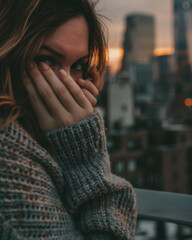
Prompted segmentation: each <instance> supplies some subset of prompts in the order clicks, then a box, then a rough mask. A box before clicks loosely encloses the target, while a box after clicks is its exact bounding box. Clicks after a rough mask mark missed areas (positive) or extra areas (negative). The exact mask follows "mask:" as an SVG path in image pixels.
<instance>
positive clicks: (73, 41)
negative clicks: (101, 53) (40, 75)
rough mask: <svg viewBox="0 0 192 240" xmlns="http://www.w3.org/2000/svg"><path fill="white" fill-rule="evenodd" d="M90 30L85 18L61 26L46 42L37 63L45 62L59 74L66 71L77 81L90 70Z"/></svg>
mask: <svg viewBox="0 0 192 240" xmlns="http://www.w3.org/2000/svg"><path fill="white" fill-rule="evenodd" d="M88 43H89V30H88V25H87V22H86V20H85V18H84V17H83V16H79V17H75V18H72V19H70V20H69V21H67V22H66V23H63V24H62V25H60V26H59V27H58V28H56V30H55V31H54V32H52V33H51V34H50V35H49V36H48V37H47V38H46V39H45V41H44V43H43V45H42V47H41V49H40V51H39V53H38V54H37V56H36V58H35V61H36V62H37V63H40V62H45V63H46V64H48V65H49V66H50V67H51V68H52V70H53V71H54V72H55V73H56V74H57V73H58V71H59V70H60V69H64V70H65V71H66V73H67V74H69V75H70V76H71V77H72V78H73V79H74V80H75V81H76V80H77V79H79V78H83V76H84V75H85V73H86V71H87V68H88V59H89V55H88V54H89V52H88Z"/></svg>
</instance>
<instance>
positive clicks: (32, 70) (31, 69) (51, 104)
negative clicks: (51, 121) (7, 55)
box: [28, 63, 67, 116]
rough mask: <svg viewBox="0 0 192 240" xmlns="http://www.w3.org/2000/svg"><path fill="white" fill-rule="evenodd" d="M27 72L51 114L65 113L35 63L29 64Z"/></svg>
mask: <svg viewBox="0 0 192 240" xmlns="http://www.w3.org/2000/svg"><path fill="white" fill-rule="evenodd" d="M28 74H29V76H30V77H31V79H32V80H33V83H34V85H35V87H36V89H37V91H38V93H39V95H40V96H41V98H42V99H43V101H44V103H45V105H46V106H47V107H48V109H50V112H51V113H52V115H53V116H55V115H58V114H59V113H60V114H61V112H62V113H64V114H66V113H67V111H66V109H65V108H63V106H62V104H61V103H60V101H59V99H58V98H57V97H56V95H55V94H54V92H53V90H52V88H51V86H50V85H49V84H48V82H47V81H46V80H45V78H44V77H43V75H42V74H41V73H40V71H39V69H38V68H37V66H36V64H35V63H30V64H29V66H28ZM35 108H36V106H35Z"/></svg>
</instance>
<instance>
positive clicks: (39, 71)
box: [22, 63, 96, 132]
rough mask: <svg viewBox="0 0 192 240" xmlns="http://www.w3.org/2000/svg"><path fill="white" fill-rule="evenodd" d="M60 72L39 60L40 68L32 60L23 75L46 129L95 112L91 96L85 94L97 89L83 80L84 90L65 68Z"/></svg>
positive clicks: (42, 126) (38, 116) (74, 121)
mask: <svg viewBox="0 0 192 240" xmlns="http://www.w3.org/2000/svg"><path fill="white" fill-rule="evenodd" d="M58 75H59V77H57V76H56V75H55V73H54V72H53V71H52V70H51V68H50V67H49V66H48V65H47V64H45V63H40V67H39V68H38V67H37V65H36V64H35V63H30V64H29V67H28V70H27V73H26V72H25V71H24V73H23V74H22V80H23V83H24V86H25V88H26V90H27V92H28V95H29V99H30V101H31V103H32V105H33V107H34V110H35V113H36V115H37V119H38V122H39V125H40V128H41V129H42V130H43V131H44V132H48V131H51V130H54V129H57V128H60V127H63V126H67V125H71V124H74V123H77V122H79V121H82V120H84V119H85V118H87V117H88V116H90V115H91V114H92V113H93V107H92V104H91V102H90V101H89V98H90V95H89V97H88V98H87V97H86V94H87V95H88V93H87V92H88V91H89V90H90V91H91V92H92V91H93V89H94V91H95V88H93V86H91V84H90V83H86V84H85V83H84V84H85V86H84V87H85V88H84V90H82V89H81V88H80V87H79V86H78V84H77V83H76V82H75V81H74V80H73V79H72V78H71V77H70V76H69V75H67V74H66V73H65V71H64V70H60V71H59V73H58ZM83 81H84V80H83ZM85 82H86V81H85ZM92 85H93V84H92ZM85 90H86V91H85ZM83 91H84V92H86V93H84V92H83ZM90 94H91V93H90ZM94 94H96V92H95V93H94Z"/></svg>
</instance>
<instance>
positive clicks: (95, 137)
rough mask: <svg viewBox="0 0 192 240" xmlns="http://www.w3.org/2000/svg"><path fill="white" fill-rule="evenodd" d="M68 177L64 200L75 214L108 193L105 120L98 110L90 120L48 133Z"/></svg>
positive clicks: (66, 178) (108, 170)
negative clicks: (99, 196)
mask: <svg viewBox="0 0 192 240" xmlns="http://www.w3.org/2000/svg"><path fill="white" fill-rule="evenodd" d="M46 137H47V139H48V140H49V142H50V143H51V145H52V148H53V151H54V154H55V157H56V161H58V164H59V165H60V167H61V169H62V173H63V178H64V182H65V185H64V192H63V194H64V195H63V197H64V198H65V200H66V203H67V205H68V210H69V211H70V212H71V213H75V212H76V210H77V209H78V207H79V206H80V205H81V204H83V203H84V202H86V201H88V200H90V199H93V198H95V196H97V195H100V194H103V193H106V192H107V191H108V188H109V186H108V185H109V183H108V181H109V180H110V178H111V169H110V167H111V166H110V161H109V155H108V152H107V148H106V137H105V129H104V121H103V118H102V115H101V111H100V110H99V109H98V108H97V109H95V110H94V113H93V115H91V116H90V117H88V118H87V119H85V120H83V121H81V122H79V123H77V124H73V125H70V126H67V127H63V128H61V129H57V130H54V131H51V132H49V133H46Z"/></svg>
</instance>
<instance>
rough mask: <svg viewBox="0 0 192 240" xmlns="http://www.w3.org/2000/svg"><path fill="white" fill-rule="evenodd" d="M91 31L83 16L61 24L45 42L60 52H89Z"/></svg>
mask: <svg viewBox="0 0 192 240" xmlns="http://www.w3.org/2000/svg"><path fill="white" fill-rule="evenodd" d="M88 43H89V29H88V24H87V22H86V20H85V18H84V17H83V16H79V17H75V18H72V19H70V20H68V21H67V22H65V23H63V24H61V25H60V26H59V27H58V28H56V29H55V30H54V31H53V32H52V33H51V34H50V35H49V36H48V37H47V38H46V39H45V41H44V44H46V45H49V46H52V47H54V49H55V50H57V51H59V52H61V53H62V52H65V51H74V50H76V51H77V50H78V51H82V52H88Z"/></svg>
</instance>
